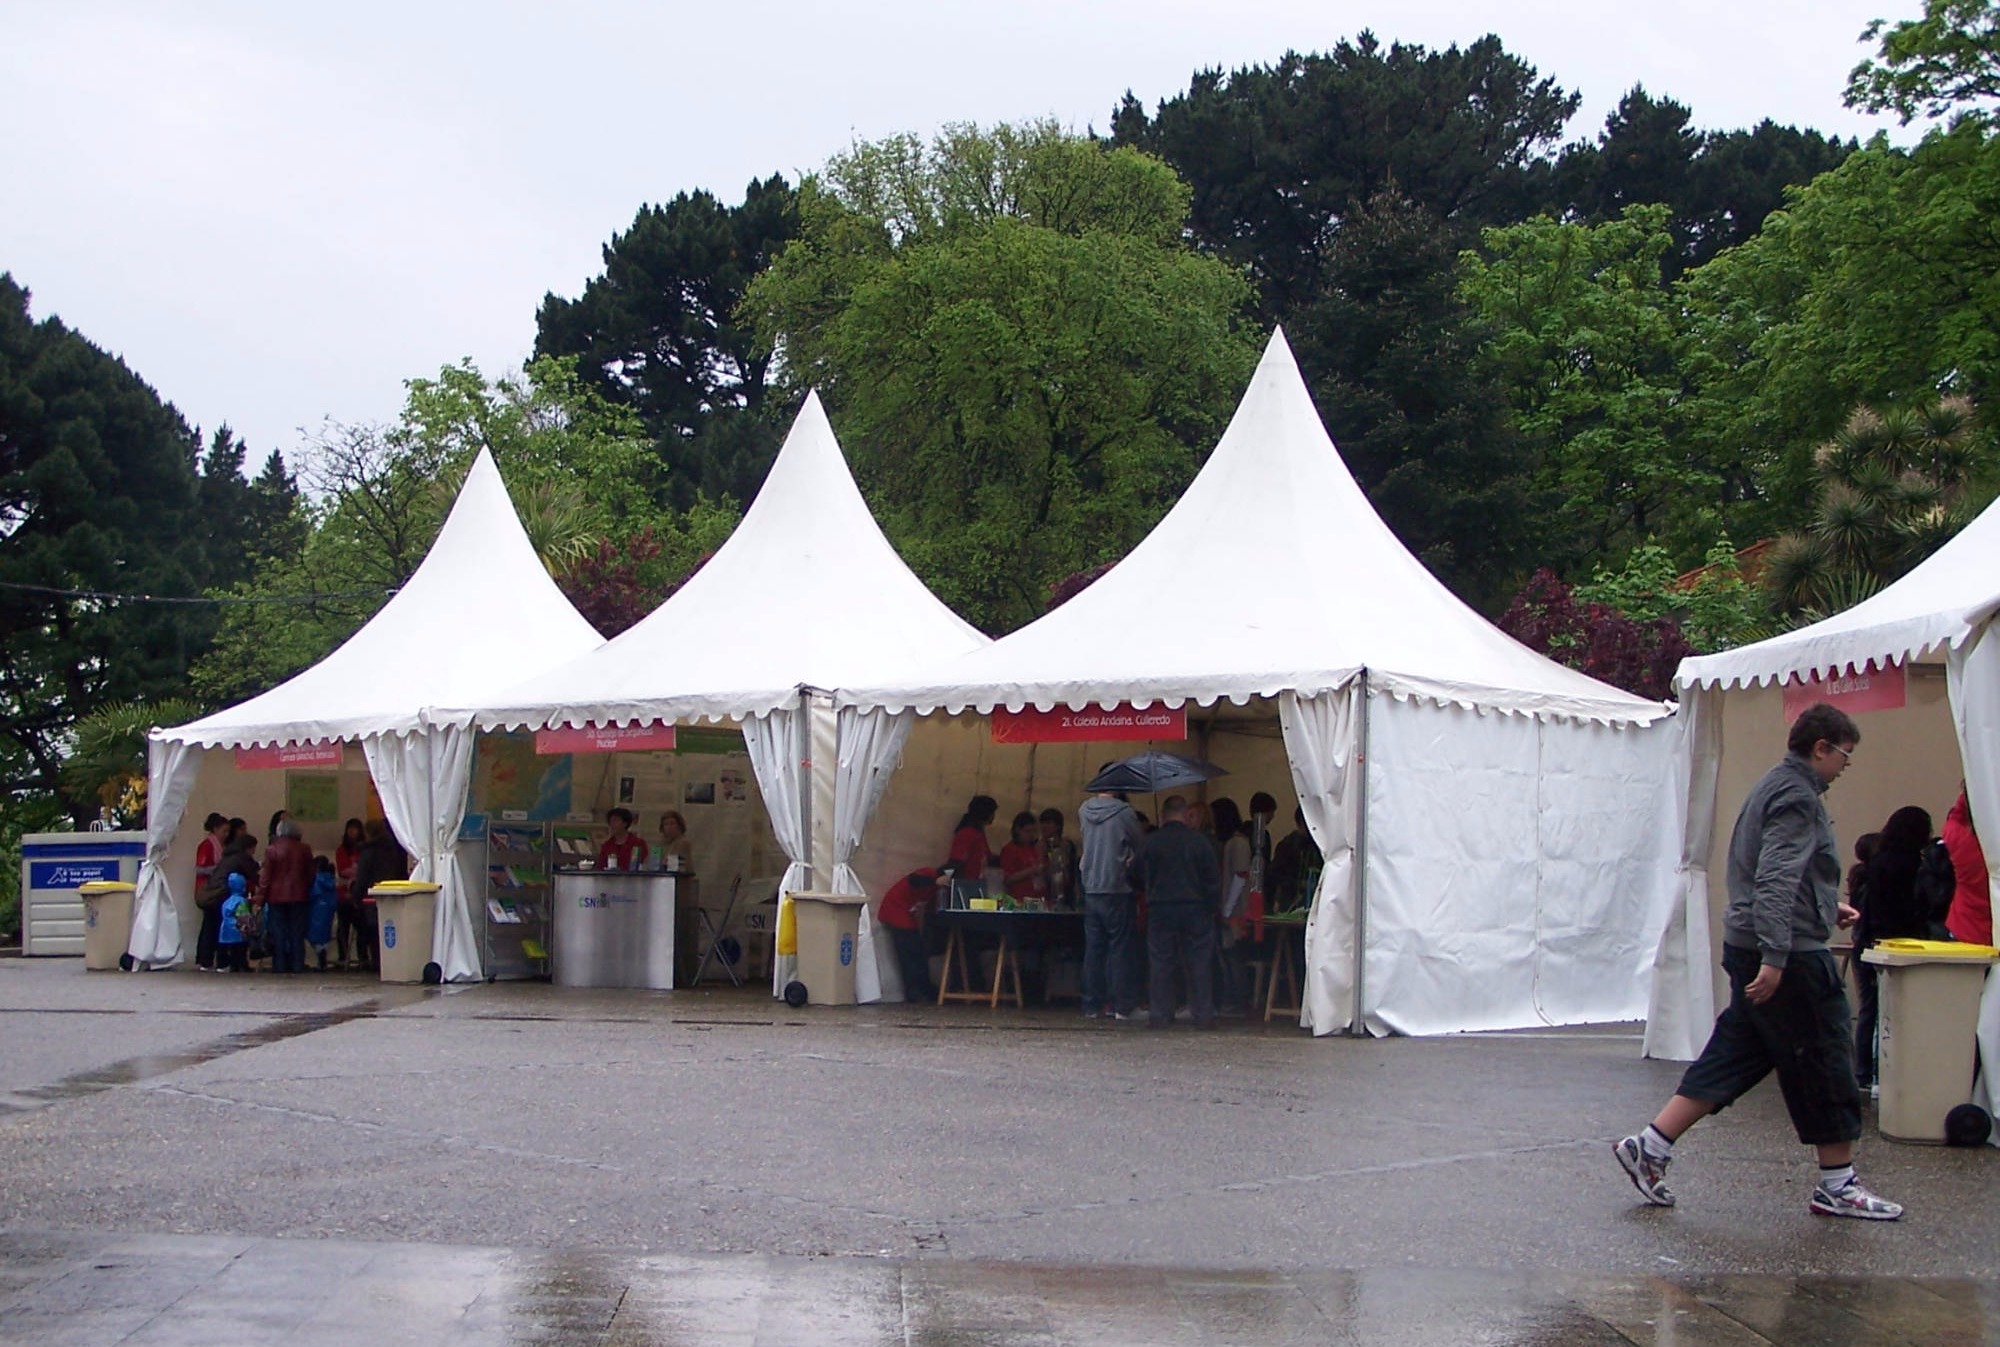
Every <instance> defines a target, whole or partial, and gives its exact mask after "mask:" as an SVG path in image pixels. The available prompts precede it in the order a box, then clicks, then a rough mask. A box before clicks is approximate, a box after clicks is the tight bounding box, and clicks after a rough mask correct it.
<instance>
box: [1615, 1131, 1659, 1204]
mask: <svg viewBox="0 0 2000 1347" xmlns="http://www.w3.org/2000/svg"><path fill="white" fill-rule="evenodd" d="M1611 1153H1612V1154H1614V1155H1616V1156H1617V1157H1618V1163H1619V1164H1621V1165H1623V1166H1624V1167H1625V1172H1626V1173H1627V1174H1629V1175H1631V1176H1632V1186H1633V1187H1634V1188H1637V1189H1638V1190H1639V1196H1641V1197H1643V1198H1645V1199H1646V1200H1647V1201H1648V1202H1650V1203H1652V1204H1653V1205H1654V1206H1656V1207H1671V1206H1672V1205H1674V1194H1673V1190H1672V1189H1671V1188H1669V1187H1667V1166H1668V1165H1670V1164H1672V1163H1673V1157H1672V1156H1668V1157H1667V1158H1666V1159H1664V1160H1655V1159H1654V1158H1653V1157H1652V1156H1650V1155H1648V1154H1646V1148H1645V1147H1644V1146H1642V1145H1640V1144H1639V1138H1637V1137H1626V1138H1625V1139H1624V1140H1623V1141H1621V1142H1619V1143H1618V1144H1617V1145H1616V1146H1613V1147H1612V1148H1611Z"/></svg>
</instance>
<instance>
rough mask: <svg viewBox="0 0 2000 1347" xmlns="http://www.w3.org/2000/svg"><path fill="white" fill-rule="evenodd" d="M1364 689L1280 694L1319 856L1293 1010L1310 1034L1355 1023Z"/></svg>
mask: <svg viewBox="0 0 2000 1347" xmlns="http://www.w3.org/2000/svg"><path fill="white" fill-rule="evenodd" d="M1362 689H1363V684H1362V682H1361V680H1359V679H1357V680H1355V681H1353V682H1350V683H1348V684H1347V686H1345V687H1343V688H1339V689H1337V690H1335V691H1332V692H1323V693H1320V694H1319V695H1318V696H1314V697H1301V696H1299V695H1298V694H1297V693H1296V692H1287V693H1284V694H1282V695H1281V696H1280V697H1279V698H1278V723H1279V725H1280V726H1281V728H1282V729H1283V731H1284V736H1285V754H1286V756H1287V757H1288V758H1290V759H1291V764H1292V785H1293V787H1294V788H1295V789H1296V790H1297V792H1298V796H1299V808H1300V809H1302V810H1303V811H1304V812H1305V816H1306V827H1307V829H1308V830H1309V831H1310V832H1311V833H1312V838H1313V841H1314V842H1315V843H1316V844H1317V845H1318V846H1319V850H1320V855H1321V856H1322V857H1323V858H1324V867H1323V868H1322V869H1321V871H1320V877H1319V889H1318V891H1317V892H1315V893H1314V894H1313V899H1312V914H1311V916H1310V918H1309V919H1308V920H1307V923H1306V967H1305V994H1304V996H1303V997H1302V998H1301V1001H1302V1009H1301V1010H1300V1012H1299V1023H1300V1024H1301V1025H1303V1026H1304V1027H1306V1028H1308V1029H1311V1030H1312V1031H1313V1032H1314V1033H1315V1034H1330V1033H1335V1032H1337V1031H1339V1030H1342V1029H1346V1028H1348V1027H1349V1026H1350V1025H1352V1024H1353V1022H1354V973H1355V959H1356V957H1357V951H1356V949H1355V942H1354V932H1355V915H1356V902H1357V896H1358V895H1357V892H1356V885H1355V880H1356V877H1357V876H1356V872H1355V856H1354V845H1355V839H1356V837H1357V835H1358V834H1359V831H1360V821H1361V796H1362V790H1361V784H1362V782H1361V778H1362V772H1361V771H1360V770H1359V769H1360V767H1361V763H1360V760H1359V735H1358V730H1359V727H1360V720H1361V715H1362V713H1363V706H1364V700H1363V699H1364V695H1365V694H1364V693H1363V690H1362Z"/></svg>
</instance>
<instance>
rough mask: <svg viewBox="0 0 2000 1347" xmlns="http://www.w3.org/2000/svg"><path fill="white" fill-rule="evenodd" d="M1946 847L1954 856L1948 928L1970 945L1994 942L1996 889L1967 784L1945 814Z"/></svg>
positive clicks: (1953, 935) (1947, 917) (1960, 788)
mask: <svg viewBox="0 0 2000 1347" xmlns="http://www.w3.org/2000/svg"><path fill="white" fill-rule="evenodd" d="M1944 849H1945V851H1946V852H1947V853H1948V854H1949V855H1950V856H1951V873H1952V881H1953V887H1952V893H1951V910H1950V911H1949V912H1948V913H1946V914H1945V919H1944V924H1945V929H1946V930H1948V931H1950V932H1951V934H1952V938H1953V939H1955V940H1963V941H1964V942H1965V943H1967V944H1968V945H1990V944H1992V943H1993V892H1992V889H1991V888H1990V887H1989V881H1988V879H1987V873H1986V853H1985V851H1983V850H1982V849H1981V848H1980V845H1979V834H1978V833H1977V832H1975V831H1973V827H1972V806H1971V805H1970V804H1969V803H1967V801H1966V798H1965V787H1964V786H1962V785H1961V786H1960V787H1959V788H1958V802H1957V803H1956V804H1954V805H1952V807H1951V812H1950V813H1948V814H1946V815H1945V816H1944Z"/></svg>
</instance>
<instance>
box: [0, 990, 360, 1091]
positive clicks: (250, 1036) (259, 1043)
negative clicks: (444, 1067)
mask: <svg viewBox="0 0 2000 1347" xmlns="http://www.w3.org/2000/svg"><path fill="white" fill-rule="evenodd" d="M387 1008H388V1006H387V1005H386V1003H385V1002H383V1001H381V1000H368V1001H359V1002H356V1003H355V1004H354V1005H351V1006H342V1007H340V1008H339V1009H338V1010H315V1011H307V1012H302V1013H298V1014H291V1015H279V1016H277V1017H276V1018H274V1019H273V1020H272V1021H271V1023H269V1024H262V1025H259V1026H258V1027H257V1028H255V1029H245V1030H243V1031H241V1032H240V1033H234V1034H229V1035H227V1036H225V1037H222V1038H218V1039H216V1040H214V1041H213V1042H210V1043H204V1044H202V1045H201V1046H200V1047H197V1048H190V1049H188V1050H187V1051H186V1052H163V1053H147V1054H143V1055H141V1056H138V1057H127V1058H126V1059H125V1060H124V1061H121V1062H113V1063H111V1065H109V1066H100V1067H95V1068H93V1069H92V1070H89V1071H79V1072H78V1073H77V1074H75V1075H73V1076H65V1077H63V1078H62V1079H61V1080H59V1081H55V1082H53V1083H51V1084H48V1085H29V1086H24V1087H22V1088H21V1089H18V1090H14V1091H12V1092H11V1093H10V1094H8V1095H6V1096H5V1097H0V1114H9V1113H28V1112H32V1111H33V1110H35V1109H38V1108H46V1107H47V1106H48V1105H50V1104H57V1103H61V1102H62V1101H64V1100H67V1099H81V1098H83V1097H84V1096H85V1095H92V1094H99V1093H102V1092H103V1091H105V1090H113V1089H116V1088H118V1087H119V1086H121V1085H137V1084H139V1083H141V1082H143V1081H148V1080H156V1079H158V1078H159V1077H161V1076H165V1075H169V1074H171V1073H173V1072H175V1071H181V1070H184V1069H186V1068H187V1067H190V1066H200V1065H201V1064H202V1063H204V1062H213V1061H215V1060H217V1059H218V1058H222V1057H230V1056H234V1055H235V1054H236V1053H239V1052H247V1051H249V1050H250V1049H251V1048H261V1047H263V1046H265V1045H266V1044H269V1043H282V1042H284V1041H285V1040H286V1039H288V1038H299V1037H302V1036H304V1035H306V1034H314V1033H318V1032H319V1031H320V1030H322V1029H333V1028H337V1027H338V1026H340V1025H343V1024H348V1023H350V1022H352V1021H354V1020H371V1019H374V1018H376V1017H377V1016H379V1015H380V1014H381V1013H382V1012H383V1011H384V1010H385V1009H387Z"/></svg>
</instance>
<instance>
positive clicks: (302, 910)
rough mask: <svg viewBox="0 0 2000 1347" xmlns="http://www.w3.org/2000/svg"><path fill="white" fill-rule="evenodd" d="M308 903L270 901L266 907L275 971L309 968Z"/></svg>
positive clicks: (291, 971)
mask: <svg viewBox="0 0 2000 1347" xmlns="http://www.w3.org/2000/svg"><path fill="white" fill-rule="evenodd" d="M309 906H310V904H308V903H269V904H266V905H265V908H264V911H265V912H267V913H268V914H269V920H270V926H271V971H272V972H273V973H303V972H305V971H306V916H307V911H306V909H307V908H308V907H309Z"/></svg>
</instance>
